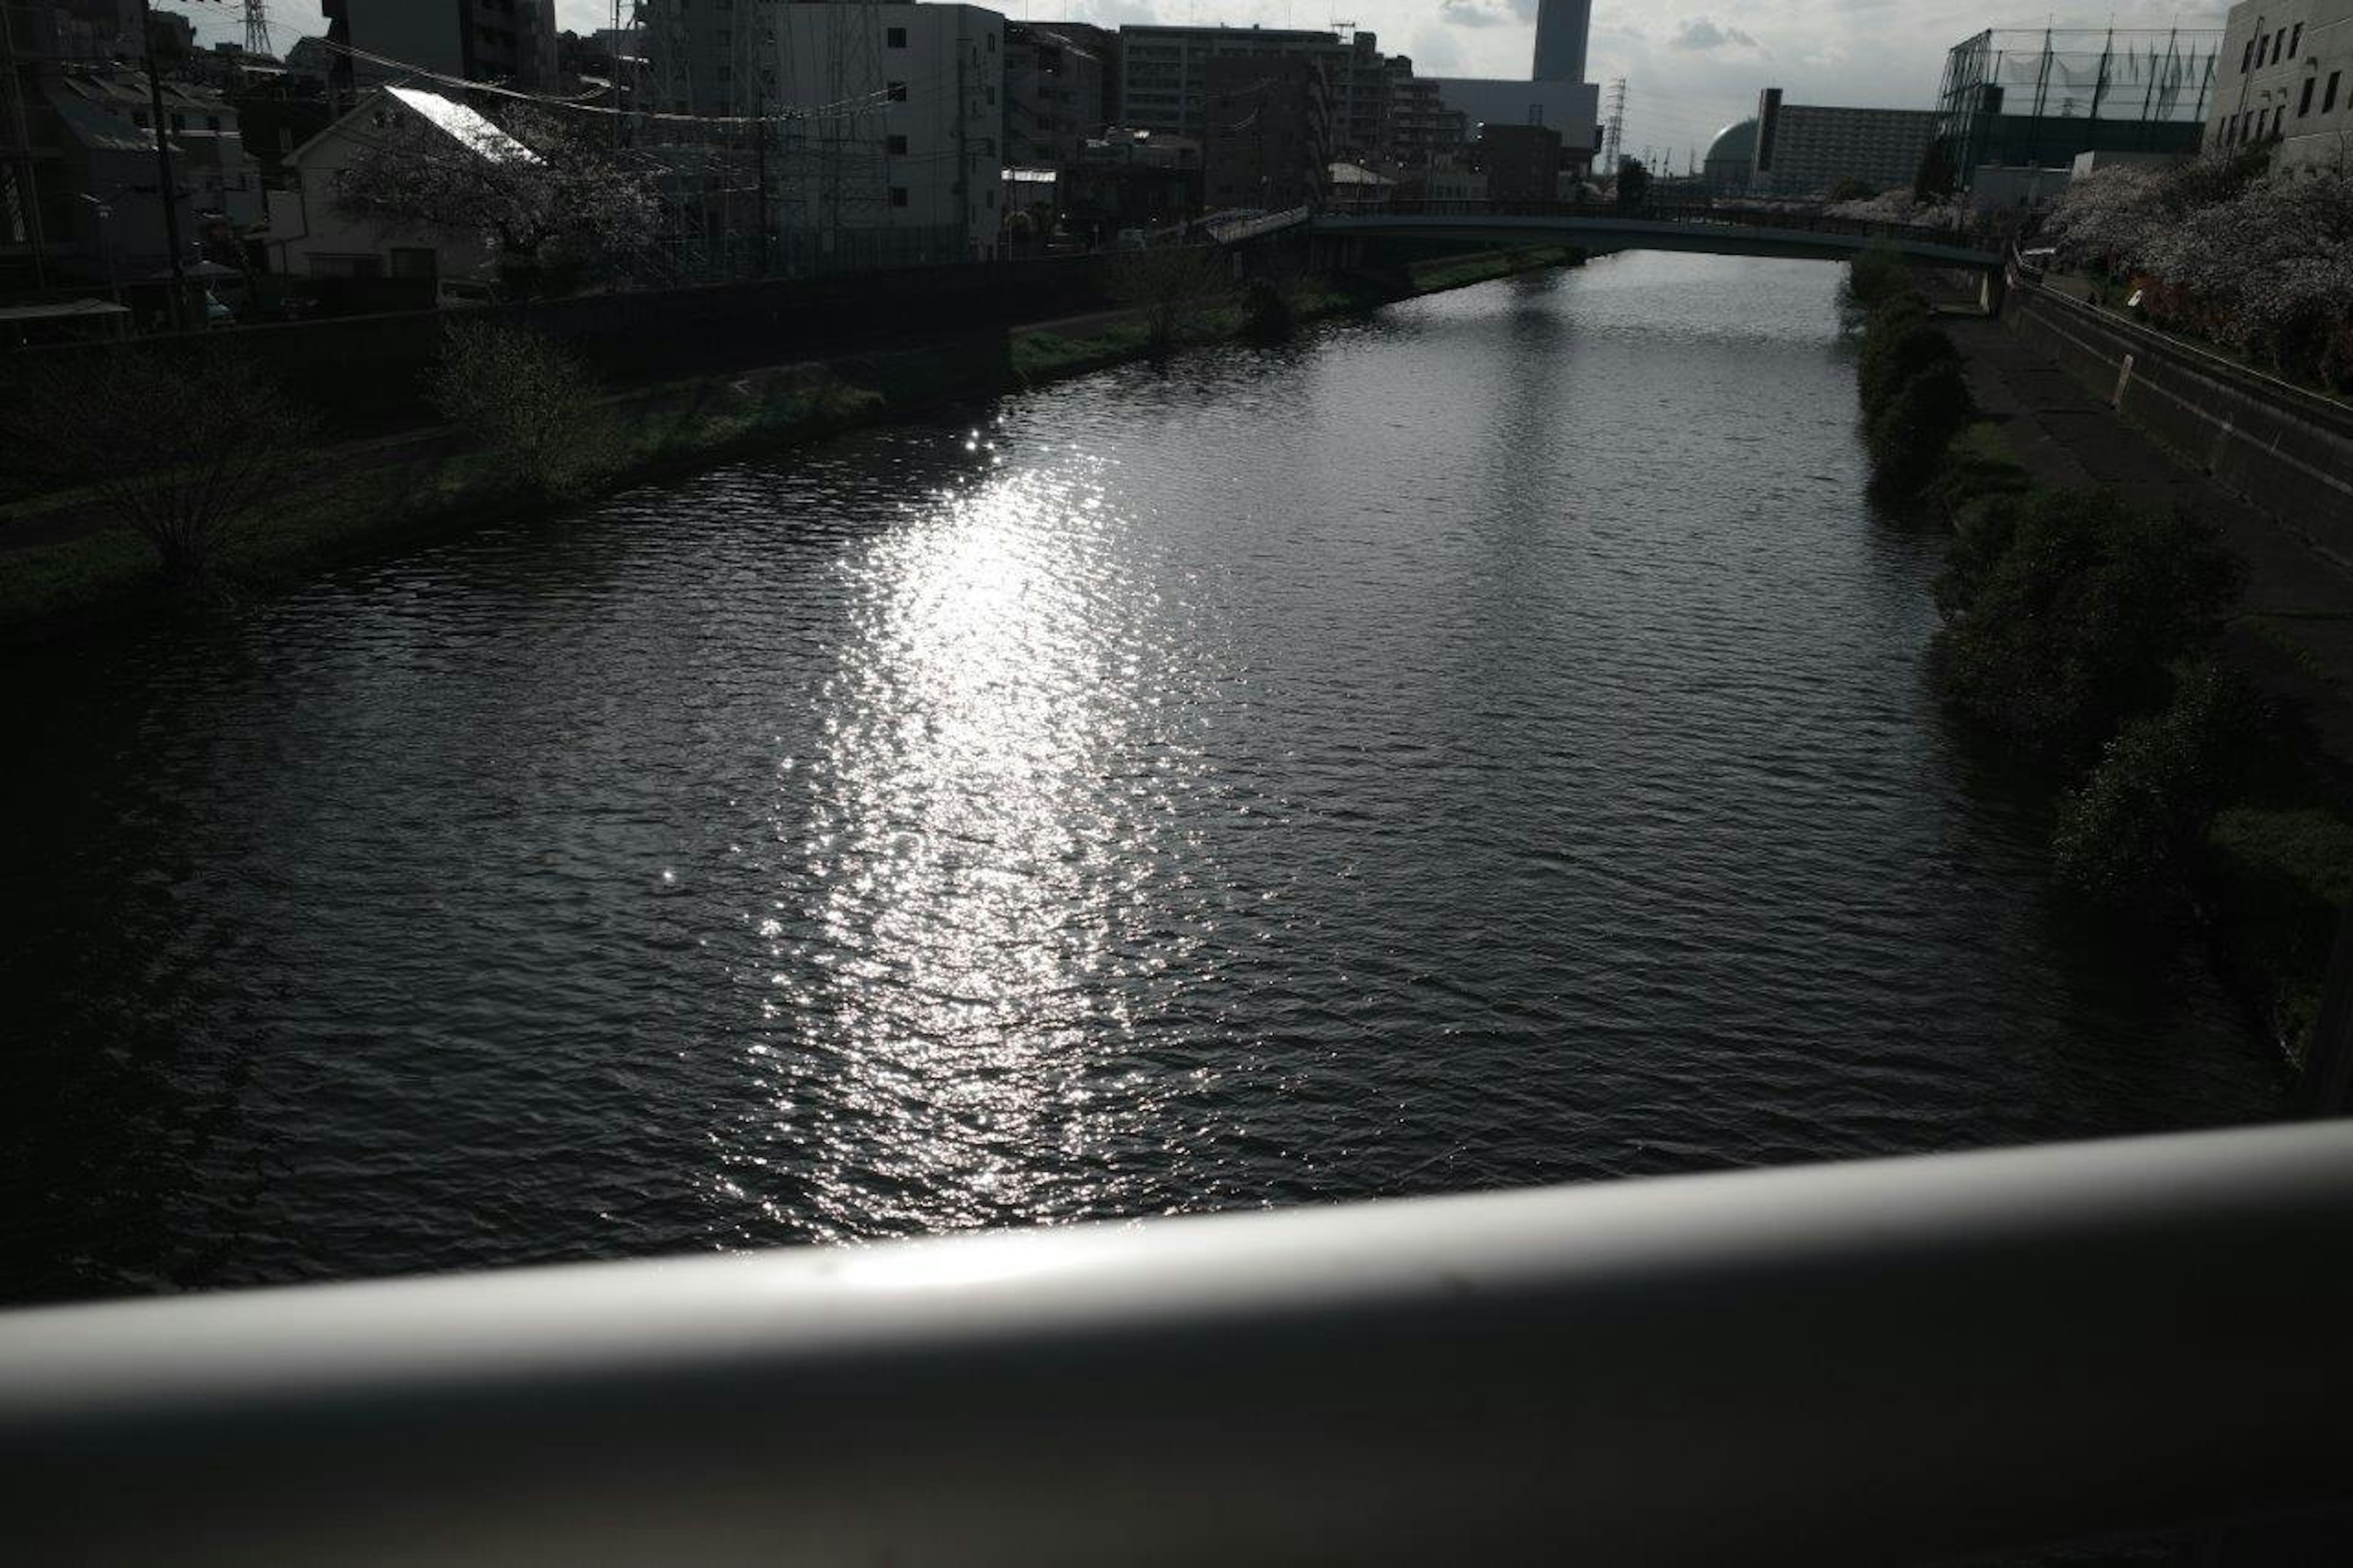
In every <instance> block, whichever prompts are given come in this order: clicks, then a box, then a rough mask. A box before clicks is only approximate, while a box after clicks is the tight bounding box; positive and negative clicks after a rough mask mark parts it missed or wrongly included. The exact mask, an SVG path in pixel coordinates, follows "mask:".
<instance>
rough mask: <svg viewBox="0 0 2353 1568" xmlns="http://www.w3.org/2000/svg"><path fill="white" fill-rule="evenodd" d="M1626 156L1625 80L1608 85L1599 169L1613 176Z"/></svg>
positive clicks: (1621, 78) (1620, 79)
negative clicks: (1607, 105) (1607, 100)
mask: <svg viewBox="0 0 2353 1568" xmlns="http://www.w3.org/2000/svg"><path fill="white" fill-rule="evenodd" d="M1625 156H1626V79H1625V78H1624V77H1622V76H1621V77H1620V78H1619V79H1617V80H1616V81H1613V82H1611V83H1610V84H1609V115H1608V118H1607V119H1606V120H1605V121H1603V129H1602V132H1601V167H1602V170H1603V171H1604V172H1605V173H1606V174H1616V173H1617V172H1618V165H1619V164H1620V163H1622V162H1623V161H1624V159H1625Z"/></svg>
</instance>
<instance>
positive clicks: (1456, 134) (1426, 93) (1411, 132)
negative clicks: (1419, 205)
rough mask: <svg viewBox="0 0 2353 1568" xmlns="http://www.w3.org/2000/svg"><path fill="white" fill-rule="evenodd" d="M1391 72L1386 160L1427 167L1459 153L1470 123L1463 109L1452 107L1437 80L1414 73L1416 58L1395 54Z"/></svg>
mask: <svg viewBox="0 0 2353 1568" xmlns="http://www.w3.org/2000/svg"><path fill="white" fill-rule="evenodd" d="M1386 69H1387V70H1388V79H1389V91H1388V144H1387V146H1386V147H1385V148H1384V150H1383V161H1384V162H1386V163H1395V164H1397V165H1398V167H1400V168H1406V169H1427V168H1430V167H1431V166H1432V165H1433V164H1440V163H1447V162H1449V161H1450V160H1451V159H1454V158H1456V157H1459V156H1460V155H1461V153H1462V149H1463V147H1464V145H1465V143H1466V142H1468V140H1469V138H1470V126H1469V124H1468V122H1467V121H1465V120H1464V118H1463V114H1462V111H1461V110H1459V109H1449V108H1448V107H1447V106H1446V99H1445V95H1444V93H1443V92H1442V90H1441V89H1440V87H1439V85H1438V83H1437V82H1435V81H1433V80H1431V79H1430V78H1428V77H1418V76H1416V75H1414V74H1413V61H1411V60H1409V59H1408V58H1406V57H1405V56H1403V55H1391V56H1390V57H1389V58H1388V64H1387V67H1386Z"/></svg>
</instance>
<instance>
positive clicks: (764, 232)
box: [752, 80, 769, 278]
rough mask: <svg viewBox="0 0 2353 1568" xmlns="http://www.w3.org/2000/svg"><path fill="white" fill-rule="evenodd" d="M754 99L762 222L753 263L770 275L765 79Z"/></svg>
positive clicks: (754, 154) (755, 269) (757, 273)
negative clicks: (756, 255) (758, 250)
mask: <svg viewBox="0 0 2353 1568" xmlns="http://www.w3.org/2000/svg"><path fill="white" fill-rule="evenodd" d="M755 90H756V92H757V96H756V97H755V98H754V100H752V101H753V103H754V105H755V106H756V108H757V110H758V112H757V113H756V114H754V116H753V118H752V135H753V138H754V140H753V142H752V157H753V162H754V166H755V167H756V168H757V170H758V172H759V184H760V224H759V233H758V236H757V238H756V241H755V243H757V244H758V246H759V247H760V256H759V259H758V260H757V261H756V262H754V265H753V272H754V275H755V276H757V277H761V278H765V277H766V276H767V275H768V250H769V247H768V84H767V83H766V82H765V80H764V81H762V82H761V83H760V84H759V86H758V88H757V89H755Z"/></svg>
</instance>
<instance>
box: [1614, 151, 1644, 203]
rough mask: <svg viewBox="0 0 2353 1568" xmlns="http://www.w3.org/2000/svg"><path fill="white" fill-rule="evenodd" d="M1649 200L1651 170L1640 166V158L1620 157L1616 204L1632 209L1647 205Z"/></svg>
mask: <svg viewBox="0 0 2353 1568" xmlns="http://www.w3.org/2000/svg"><path fill="white" fill-rule="evenodd" d="M1650 201H1651V171H1650V170H1648V169H1646V168H1644V167H1642V160H1641V159H1640V158H1621V159H1620V160H1619V162H1618V205H1620V207H1623V208H1627V209H1633V208H1636V207H1642V206H1647V205H1650Z"/></svg>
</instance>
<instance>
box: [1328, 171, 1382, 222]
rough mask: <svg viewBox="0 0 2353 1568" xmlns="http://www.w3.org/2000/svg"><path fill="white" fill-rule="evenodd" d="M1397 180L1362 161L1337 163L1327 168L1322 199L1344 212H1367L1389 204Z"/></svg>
mask: <svg viewBox="0 0 2353 1568" xmlns="http://www.w3.org/2000/svg"><path fill="white" fill-rule="evenodd" d="M1397 187H1398V183H1397V182H1396V181H1395V180H1392V179H1390V178H1388V176H1387V175H1385V174H1377V173H1376V172H1375V171H1373V170H1371V169H1367V168H1366V167H1365V166H1364V165H1363V164H1361V163H1335V164H1333V165H1332V167H1331V168H1330V169H1329V170H1327V171H1326V178H1325V180H1324V201H1325V204H1326V205H1329V206H1332V207H1334V208H1336V209H1338V210H1340V211H1343V212H1368V211H1371V210H1373V209H1375V208H1378V207H1385V206H1387V205H1389V200H1390V198H1391V197H1393V196H1395V195H1397Z"/></svg>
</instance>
